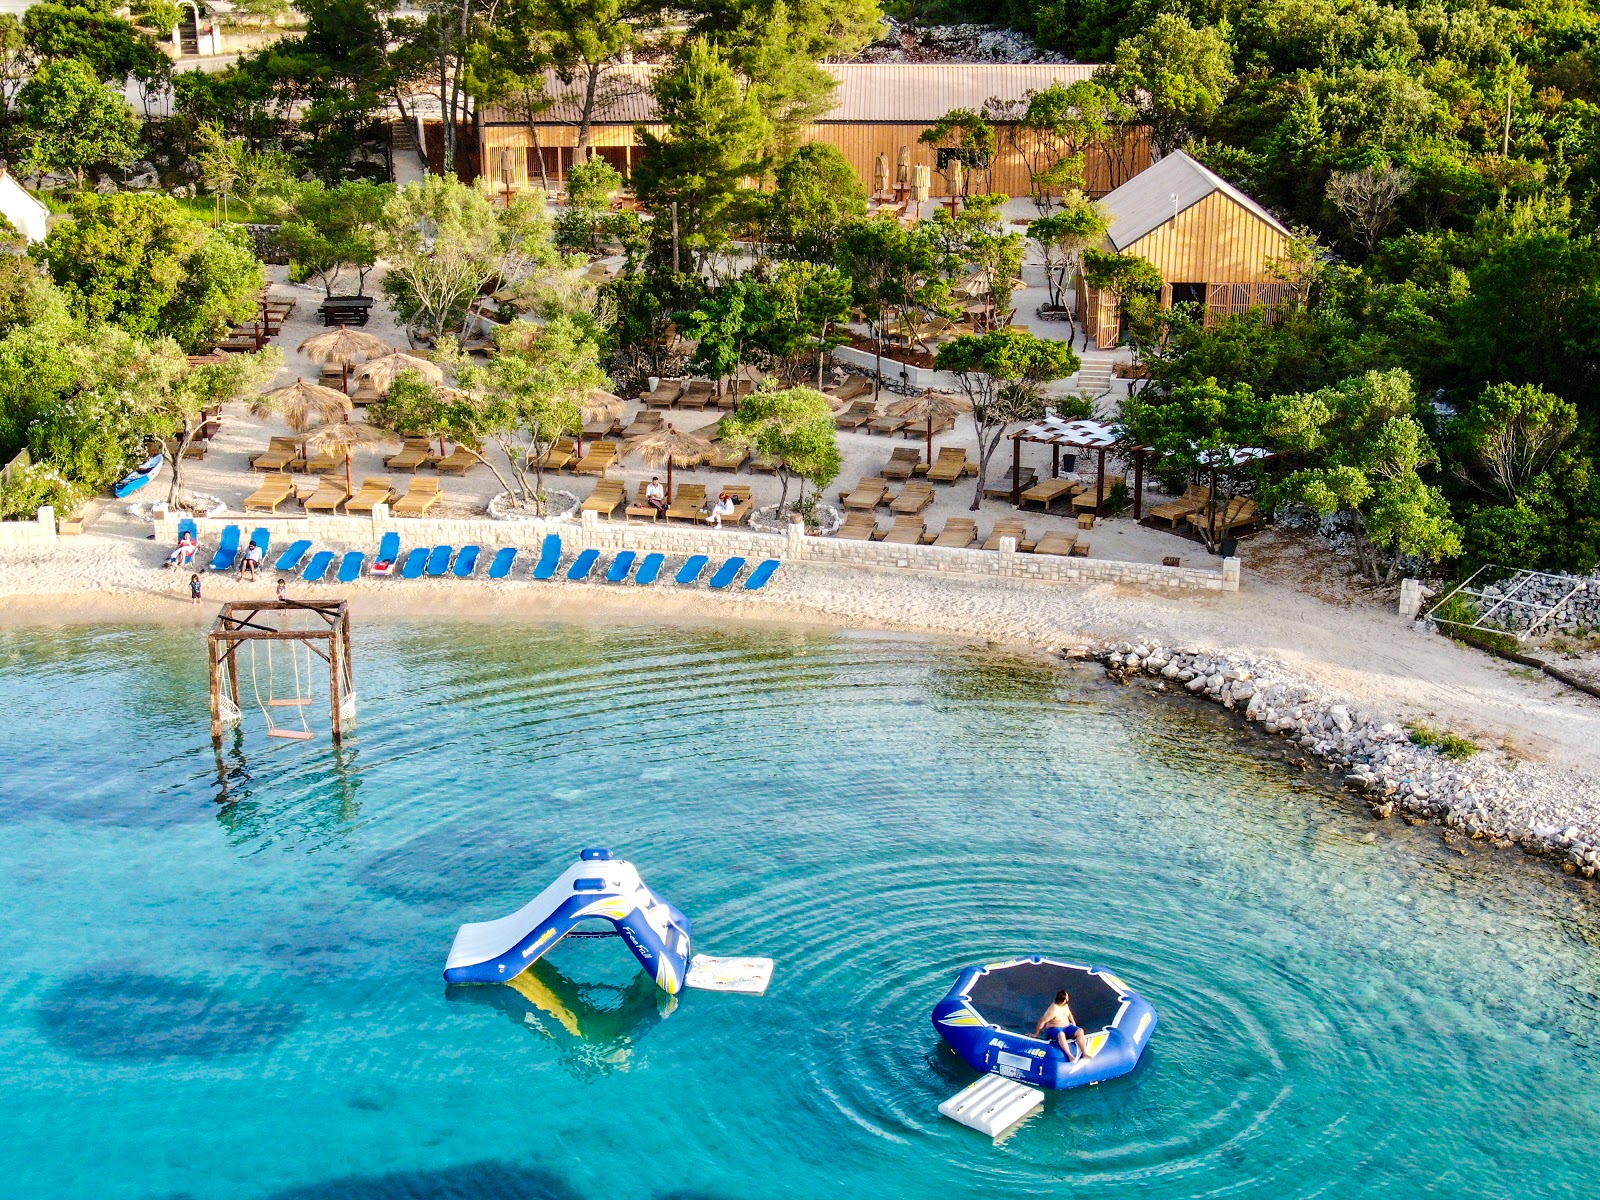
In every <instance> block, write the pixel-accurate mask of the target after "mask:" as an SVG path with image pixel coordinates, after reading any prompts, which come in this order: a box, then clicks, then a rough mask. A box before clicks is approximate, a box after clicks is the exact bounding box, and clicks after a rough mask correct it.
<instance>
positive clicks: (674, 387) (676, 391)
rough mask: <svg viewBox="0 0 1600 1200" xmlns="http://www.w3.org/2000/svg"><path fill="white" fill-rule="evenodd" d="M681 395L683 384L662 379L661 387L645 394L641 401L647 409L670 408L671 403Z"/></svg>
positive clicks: (673, 380)
mask: <svg viewBox="0 0 1600 1200" xmlns="http://www.w3.org/2000/svg"><path fill="white" fill-rule="evenodd" d="M681 395H683V384H682V383H681V382H679V381H678V380H676V379H663V380H662V381H661V386H660V387H658V388H656V390H655V391H653V392H647V393H645V395H644V396H642V397H641V399H643V400H644V402H645V404H646V406H647V407H649V408H671V407H672V405H673V402H674V401H676V400H677V398H678V397H679V396H681Z"/></svg>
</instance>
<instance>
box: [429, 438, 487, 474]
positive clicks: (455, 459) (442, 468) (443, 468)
mask: <svg viewBox="0 0 1600 1200" xmlns="http://www.w3.org/2000/svg"><path fill="white" fill-rule="evenodd" d="M482 465H483V460H482V459H481V458H479V457H478V454H477V452H476V451H475V450H474V449H473V448H472V447H470V446H468V445H466V444H465V443H457V445H456V448H455V449H454V450H452V451H450V453H449V454H446V455H445V456H444V457H443V458H441V459H440V460H439V461H438V462H437V463H435V464H434V467H435V469H437V470H438V472H439V474H441V475H445V474H448V473H450V472H452V471H454V472H457V473H459V474H461V475H465V474H466V473H467V472H468V471H470V470H472V468H473V467H481V466H482Z"/></svg>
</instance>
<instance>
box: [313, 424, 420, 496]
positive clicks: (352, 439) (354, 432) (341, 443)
mask: <svg viewBox="0 0 1600 1200" xmlns="http://www.w3.org/2000/svg"><path fill="white" fill-rule="evenodd" d="M305 440H306V445H308V446H310V447H311V448H312V449H314V450H336V451H341V452H343V454H344V489H345V491H347V492H349V491H354V490H355V484H354V480H352V479H351V477H350V456H351V455H352V454H354V453H355V452H356V451H357V450H365V449H369V448H373V447H377V446H392V445H397V444H399V443H400V442H401V441H402V440H403V439H402V438H401V437H400V435H399V434H398V433H394V432H392V431H390V430H388V429H380V428H378V427H377V426H376V425H370V424H368V423H367V422H366V421H333V422H330V423H329V424H327V425H321V426H318V427H317V428H316V429H312V430H309V431H307V433H306V437H305Z"/></svg>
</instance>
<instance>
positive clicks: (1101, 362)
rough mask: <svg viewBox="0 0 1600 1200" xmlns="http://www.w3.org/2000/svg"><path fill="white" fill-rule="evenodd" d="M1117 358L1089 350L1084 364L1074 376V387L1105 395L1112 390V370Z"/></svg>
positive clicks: (1080, 390)
mask: <svg viewBox="0 0 1600 1200" xmlns="http://www.w3.org/2000/svg"><path fill="white" fill-rule="evenodd" d="M1116 363H1117V360H1116V358H1115V356H1113V355H1110V354H1096V353H1094V352H1093V351H1089V352H1087V353H1085V354H1084V355H1083V366H1081V367H1080V368H1079V369H1078V373H1077V374H1076V375H1074V376H1073V377H1072V385H1071V386H1072V389H1073V390H1074V391H1076V392H1087V393H1088V394H1089V395H1091V396H1103V395H1105V394H1106V393H1107V392H1109V391H1110V390H1111V380H1112V372H1113V370H1114V368H1115V367H1116Z"/></svg>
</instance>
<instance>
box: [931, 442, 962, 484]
mask: <svg viewBox="0 0 1600 1200" xmlns="http://www.w3.org/2000/svg"><path fill="white" fill-rule="evenodd" d="M966 473H967V452H966V451H965V450H963V449H962V448H961V447H960V446H941V447H940V448H939V457H938V458H936V459H934V460H933V464H932V465H931V466H930V467H929V468H928V482H929V483H954V482H955V481H956V480H958V479H960V478H961V477H962V476H963V475H965V474H966Z"/></svg>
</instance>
